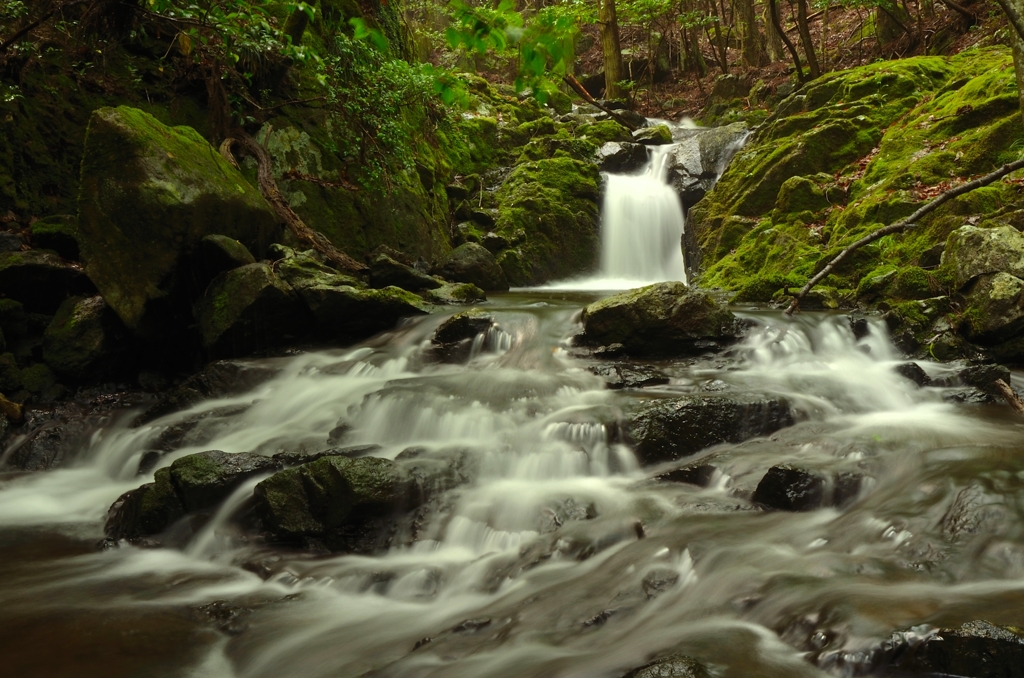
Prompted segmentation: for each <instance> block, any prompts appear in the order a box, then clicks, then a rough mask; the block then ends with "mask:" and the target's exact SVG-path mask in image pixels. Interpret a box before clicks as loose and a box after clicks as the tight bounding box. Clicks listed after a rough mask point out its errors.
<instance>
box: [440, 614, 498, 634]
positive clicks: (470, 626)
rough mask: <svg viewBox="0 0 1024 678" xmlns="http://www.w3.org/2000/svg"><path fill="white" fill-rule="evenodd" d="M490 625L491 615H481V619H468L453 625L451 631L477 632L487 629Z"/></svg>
mask: <svg viewBox="0 0 1024 678" xmlns="http://www.w3.org/2000/svg"><path fill="white" fill-rule="evenodd" d="M490 625H491V619H490V617H480V618H479V619H466V620H464V621H461V622H459V623H458V624H456V625H455V626H453V627H452V628H451V629H450V631H451V633H476V632H477V631H480V630H482V629H485V628H487V627H488V626H490Z"/></svg>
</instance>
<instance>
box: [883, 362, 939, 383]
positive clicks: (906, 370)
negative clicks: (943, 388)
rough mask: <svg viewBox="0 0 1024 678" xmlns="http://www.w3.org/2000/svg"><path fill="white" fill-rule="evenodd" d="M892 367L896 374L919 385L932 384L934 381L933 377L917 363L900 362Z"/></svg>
mask: <svg viewBox="0 0 1024 678" xmlns="http://www.w3.org/2000/svg"><path fill="white" fill-rule="evenodd" d="M892 369H893V371H894V372H896V374H898V375H900V376H901V377H903V378H904V379H909V380H910V381H912V382H914V383H915V384H917V385H918V386H921V387H924V386H930V385H931V383H932V380H931V377H929V376H928V374H927V373H926V372H925V371H924V370H923V369H921V366H920V365H918V364H917V363H900V364H899V365H896V366H895V367H893V368H892Z"/></svg>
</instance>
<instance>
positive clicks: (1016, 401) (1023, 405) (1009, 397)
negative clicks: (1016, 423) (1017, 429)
mask: <svg viewBox="0 0 1024 678" xmlns="http://www.w3.org/2000/svg"><path fill="white" fill-rule="evenodd" d="M994 386H995V387H996V388H997V389H999V394H1000V395H1001V396H1003V400H1005V401H1006V402H1007V403H1008V404H1009V405H1010V407H1012V408H1013V411H1014V412H1016V413H1017V414H1024V400H1021V398H1020V396H1019V395H1017V392H1016V391H1014V390H1013V389H1012V388H1010V385H1009V384H1007V383H1006V382H1005V381H1003V380H1002V379H996V380H995V383H994Z"/></svg>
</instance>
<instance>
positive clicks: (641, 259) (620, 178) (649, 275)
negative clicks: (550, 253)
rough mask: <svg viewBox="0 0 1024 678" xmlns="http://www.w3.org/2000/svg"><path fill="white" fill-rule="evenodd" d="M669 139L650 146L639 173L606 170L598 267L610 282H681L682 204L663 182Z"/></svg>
mask: <svg viewBox="0 0 1024 678" xmlns="http://www.w3.org/2000/svg"><path fill="white" fill-rule="evenodd" d="M673 148H674V145H667V146H655V147H653V148H651V149H650V151H649V153H650V159H649V160H648V162H647V165H646V166H645V167H644V169H643V171H642V172H641V173H640V174H636V175H620V174H609V175H608V185H607V188H606V190H605V194H604V205H603V207H602V210H601V214H602V217H601V273H600V277H601V278H603V279H605V280H606V281H608V282H612V281H616V282H618V281H622V283H624V284H622V285H616V287H639V286H641V285H647V284H650V283H656V282H661V281H664V280H681V281H682V282H684V283H685V282H686V271H685V269H684V268H683V251H682V243H681V240H682V236H683V227H684V223H683V208H682V205H681V204H680V202H679V196H677V195H676V192H675V190H674V189H673V188H672V186H670V185H669V184H668V180H667V179H668V177H667V175H668V163H669V160H670V158H671V157H672V156H671V151H672V149H673Z"/></svg>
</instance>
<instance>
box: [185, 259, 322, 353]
mask: <svg viewBox="0 0 1024 678" xmlns="http://www.w3.org/2000/svg"><path fill="white" fill-rule="evenodd" d="M195 314H196V318H197V319H198V321H199V329H200V331H201V333H202V337H203V346H205V347H206V348H207V350H209V351H210V353H211V354H212V355H214V356H224V357H230V356H241V355H247V354H249V353H253V352H255V351H261V350H265V349H268V348H273V347H275V346H280V345H281V344H283V343H285V342H286V341H287V340H289V339H294V338H296V337H300V336H302V334H303V333H304V332H305V331H306V325H307V322H308V320H307V319H308V315H307V312H306V309H305V308H304V306H303V305H302V303H301V301H300V300H299V298H298V296H296V294H295V291H294V290H293V289H292V288H291V286H290V285H288V284H287V283H286V282H284V281H283V280H281V279H280V278H278V277H277V275H275V274H274V271H273V269H271V267H270V266H268V265H267V264H248V265H246V266H242V267H240V268H236V269H234V270H231V271H226V272H225V273H222V274H220V275H219V276H217V278H215V279H214V281H213V282H211V283H210V286H209V287H208V288H207V290H206V293H205V294H204V295H203V297H202V298H201V299H200V300H199V302H198V303H197V305H196V312H195Z"/></svg>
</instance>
